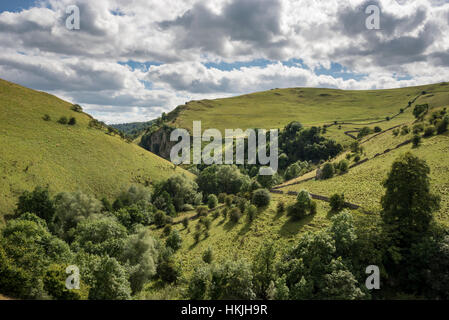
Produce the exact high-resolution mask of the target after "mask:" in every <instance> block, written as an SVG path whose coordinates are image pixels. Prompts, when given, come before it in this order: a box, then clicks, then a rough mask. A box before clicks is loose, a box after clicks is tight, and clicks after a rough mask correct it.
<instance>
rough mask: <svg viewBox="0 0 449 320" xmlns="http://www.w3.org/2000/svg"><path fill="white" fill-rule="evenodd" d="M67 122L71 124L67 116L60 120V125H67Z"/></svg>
mask: <svg viewBox="0 0 449 320" xmlns="http://www.w3.org/2000/svg"><path fill="white" fill-rule="evenodd" d="M67 122H69V120H67V117H65V116H63V117H61V118H59V120H58V123H60V124H67Z"/></svg>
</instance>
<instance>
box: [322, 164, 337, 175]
mask: <svg viewBox="0 0 449 320" xmlns="http://www.w3.org/2000/svg"><path fill="white" fill-rule="evenodd" d="M334 174H335V168H334V166H333V165H332V163H329V162H328V163H326V164H325V165H324V166H323V170H322V172H321V179H330V178H332V177H333V176H334Z"/></svg>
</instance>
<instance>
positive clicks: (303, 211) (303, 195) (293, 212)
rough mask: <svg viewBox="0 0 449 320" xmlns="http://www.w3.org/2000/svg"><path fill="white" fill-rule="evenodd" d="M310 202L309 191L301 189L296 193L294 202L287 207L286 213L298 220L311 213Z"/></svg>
mask: <svg viewBox="0 0 449 320" xmlns="http://www.w3.org/2000/svg"><path fill="white" fill-rule="evenodd" d="M312 202H313V201H312V198H311V196H310V193H309V192H308V191H306V190H301V191H300V192H299V193H298V196H297V198H296V202H295V203H294V204H293V205H291V206H290V207H288V209H287V212H288V215H289V216H291V217H293V218H295V219H298V220H299V219H302V218H304V217H306V216H307V215H308V214H312V211H311V209H312Z"/></svg>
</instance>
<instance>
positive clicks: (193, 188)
mask: <svg viewBox="0 0 449 320" xmlns="http://www.w3.org/2000/svg"><path fill="white" fill-rule="evenodd" d="M164 192H166V193H168V195H169V196H170V197H167V196H164V198H165V201H166V202H169V199H171V202H172V204H173V205H174V207H175V209H176V211H181V210H182V208H183V206H184V205H185V204H192V205H193V204H194V199H195V197H196V195H197V193H198V185H197V184H196V183H195V181H193V180H192V179H190V178H188V177H187V176H186V175H184V174H183V175H174V176H172V177H170V178H168V179H167V180H166V181H164V182H162V183H160V184H159V185H157V186H156V190H155V198H157V197H160V196H162V194H163V193H164ZM167 205H169V204H168V203H167ZM159 209H161V210H164V209H163V208H161V207H159ZM165 211H166V210H165ZM166 212H167V211H166ZM167 213H168V214H170V213H169V212H167ZM170 215H172V214H170Z"/></svg>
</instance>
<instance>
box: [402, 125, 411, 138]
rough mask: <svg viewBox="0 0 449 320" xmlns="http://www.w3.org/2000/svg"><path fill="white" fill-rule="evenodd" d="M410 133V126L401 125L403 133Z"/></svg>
mask: <svg viewBox="0 0 449 320" xmlns="http://www.w3.org/2000/svg"><path fill="white" fill-rule="evenodd" d="M409 133H410V128H409V127H408V126H402V127H401V135H403V136H405V135H407V134H409Z"/></svg>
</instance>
